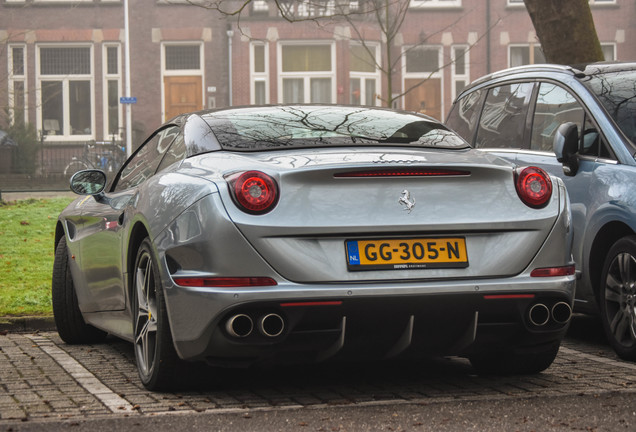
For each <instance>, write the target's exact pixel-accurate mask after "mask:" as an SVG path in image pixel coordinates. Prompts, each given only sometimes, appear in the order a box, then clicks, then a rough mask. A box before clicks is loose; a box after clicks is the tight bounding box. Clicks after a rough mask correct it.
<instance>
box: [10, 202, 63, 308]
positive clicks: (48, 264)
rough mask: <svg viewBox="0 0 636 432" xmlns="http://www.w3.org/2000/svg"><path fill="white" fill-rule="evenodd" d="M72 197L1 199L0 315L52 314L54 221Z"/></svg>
mask: <svg viewBox="0 0 636 432" xmlns="http://www.w3.org/2000/svg"><path fill="white" fill-rule="evenodd" d="M72 200H73V198H50V199H29V200H21V201H9V202H5V201H0V239H1V241H0V317H2V316H27V315H35V316H38V315H51V314H52V307H51V271H52V269H53V258H54V256H55V251H54V250H53V242H54V240H55V223H56V221H57V216H58V215H59V213H60V212H61V211H62V210H63V209H64V207H66V206H67V205H68V204H69V203H70V202H71V201H72Z"/></svg>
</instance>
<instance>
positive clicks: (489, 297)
mask: <svg viewBox="0 0 636 432" xmlns="http://www.w3.org/2000/svg"><path fill="white" fill-rule="evenodd" d="M531 298H534V294H488V295H485V296H484V299H486V300H501V299H531Z"/></svg>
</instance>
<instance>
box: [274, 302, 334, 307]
mask: <svg viewBox="0 0 636 432" xmlns="http://www.w3.org/2000/svg"><path fill="white" fill-rule="evenodd" d="M340 305H342V302H341V301H314V302H293V303H281V304H280V306H281V307H297V306H340Z"/></svg>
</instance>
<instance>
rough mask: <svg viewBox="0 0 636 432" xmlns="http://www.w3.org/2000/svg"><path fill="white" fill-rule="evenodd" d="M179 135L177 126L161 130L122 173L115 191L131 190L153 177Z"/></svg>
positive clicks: (144, 145)
mask: <svg viewBox="0 0 636 432" xmlns="http://www.w3.org/2000/svg"><path fill="white" fill-rule="evenodd" d="M178 133H179V128H178V127H177V126H169V127H167V128H164V129H160V130H159V131H157V132H156V133H155V134H154V135H153V136H152V137H151V138H150V139H148V140H147V141H146V142H145V143H144V144H142V145H141V147H140V148H139V150H137V151H136V152H135V154H134V155H133V156H132V157H131V158H130V159H129V160H128V162H127V163H126V165H125V166H124V168H122V170H121V171H120V173H119V177H118V178H117V180H116V181H117V183H116V185H115V186H114V189H113V190H115V191H121V190H124V189H129V188H131V187H134V186H137V185H138V184H140V183H141V182H143V181H144V180H146V179H148V178H150V177H152V176H153V175H154V173H155V172H156V171H157V167H158V166H159V163H160V162H161V158H162V157H163V155H164V153H165V152H166V150H168V148H169V147H170V144H171V143H172V141H173V140H174V139H175V137H176V136H177V135H178Z"/></svg>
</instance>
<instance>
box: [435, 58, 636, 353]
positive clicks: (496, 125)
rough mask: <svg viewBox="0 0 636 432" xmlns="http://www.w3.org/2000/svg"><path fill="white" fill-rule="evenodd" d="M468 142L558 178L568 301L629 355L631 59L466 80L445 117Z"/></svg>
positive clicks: (633, 268)
mask: <svg viewBox="0 0 636 432" xmlns="http://www.w3.org/2000/svg"><path fill="white" fill-rule="evenodd" d="M447 124H448V125H449V126H450V127H451V128H452V129H455V131H457V132H458V133H459V134H460V135H461V136H463V137H464V138H465V139H466V140H467V141H469V143H471V144H472V145H473V146H474V147H476V148H479V149H484V150H487V151H488V152H492V153H495V154H497V155H498V156H502V157H504V158H506V159H508V160H511V161H513V162H514V163H516V164H519V165H528V164H530V165H536V166H540V167H542V168H543V169H545V170H546V171H548V172H549V173H551V174H553V175H557V176H559V177H561V178H562V179H563V180H564V182H565V184H566V187H567V189H568V193H569V196H570V199H571V202H572V217H573V223H574V231H575V233H574V247H573V253H574V259H575V261H576V266H577V276H578V278H577V288H576V297H577V299H576V302H575V306H576V309H577V310H579V311H581V312H597V311H598V312H600V314H601V317H602V322H603V326H604V328H605V332H606V335H607V337H608V339H609V341H610V342H611V344H612V345H613V347H614V349H615V350H616V352H617V353H618V354H619V355H620V356H621V357H623V358H625V359H631V360H634V359H636V288H635V287H636V236H635V233H636V216H635V211H636V191H635V190H634V189H633V185H634V183H635V182H636V160H635V155H636V144H635V143H636V63H629V64H627V63H618V64H591V65H586V66H582V67H579V68H575V67H566V66H558V65H533V66H522V67H518V68H513V69H509V70H505V71H501V72H497V73H494V74H491V75H489V76H486V77H483V78H481V79H479V80H477V81H476V82H474V83H473V84H472V85H471V86H470V87H468V88H467V89H465V91H463V92H462V93H461V94H460V95H459V96H458V98H457V100H456V101H455V103H454V104H453V107H452V109H451V111H450V114H449V116H448V119H447Z"/></svg>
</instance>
